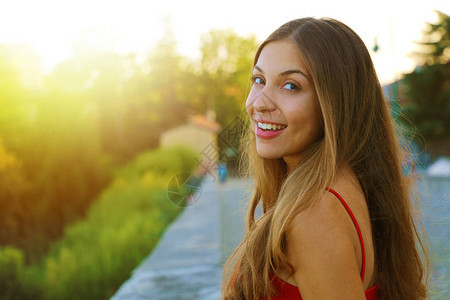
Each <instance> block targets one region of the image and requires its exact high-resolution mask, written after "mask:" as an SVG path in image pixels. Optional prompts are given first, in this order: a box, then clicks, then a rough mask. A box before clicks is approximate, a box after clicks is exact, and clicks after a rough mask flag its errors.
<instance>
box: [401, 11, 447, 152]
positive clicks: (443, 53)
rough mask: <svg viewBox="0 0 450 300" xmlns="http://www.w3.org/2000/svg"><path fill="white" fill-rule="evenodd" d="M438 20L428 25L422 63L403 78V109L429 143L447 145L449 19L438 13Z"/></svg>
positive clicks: (420, 54)
mask: <svg viewBox="0 0 450 300" xmlns="http://www.w3.org/2000/svg"><path fill="white" fill-rule="evenodd" d="M437 14H438V16H439V21H438V23H436V24H427V25H428V26H427V30H426V31H425V35H424V38H423V41H422V42H420V43H419V44H420V45H422V47H423V48H422V51H421V52H418V53H416V57H417V58H418V60H419V61H420V63H421V66H419V67H417V68H416V69H415V70H414V71H413V72H411V73H409V74H406V75H405V76H404V80H403V82H404V84H405V87H406V91H405V94H406V98H407V101H406V102H405V110H406V112H407V113H408V115H409V116H410V117H411V119H412V122H413V123H414V125H415V126H416V128H417V131H418V133H419V134H420V135H421V136H423V137H424V138H425V140H426V142H425V143H426V144H430V143H435V142H439V143H448V142H449V139H450V17H449V16H448V15H446V14H444V13H442V12H437Z"/></svg>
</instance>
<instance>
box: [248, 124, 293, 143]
mask: <svg viewBox="0 0 450 300" xmlns="http://www.w3.org/2000/svg"><path fill="white" fill-rule="evenodd" d="M255 127H256V129H255V132H256V136H257V137H259V138H260V139H263V140H270V139H273V138H275V137H277V136H279V135H280V134H281V133H282V132H283V130H285V129H286V128H287V127H286V128H283V129H279V130H263V129H261V128H259V127H258V124H256V125H255Z"/></svg>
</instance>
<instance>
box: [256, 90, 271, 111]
mask: <svg viewBox="0 0 450 300" xmlns="http://www.w3.org/2000/svg"><path fill="white" fill-rule="evenodd" d="M253 108H254V109H255V110H256V111H258V112H263V111H273V110H275V109H276V106H275V103H274V101H273V100H272V98H271V97H270V96H269V95H268V94H267V93H266V92H264V90H263V91H261V93H259V94H258V95H256V99H255V101H254V102H253Z"/></svg>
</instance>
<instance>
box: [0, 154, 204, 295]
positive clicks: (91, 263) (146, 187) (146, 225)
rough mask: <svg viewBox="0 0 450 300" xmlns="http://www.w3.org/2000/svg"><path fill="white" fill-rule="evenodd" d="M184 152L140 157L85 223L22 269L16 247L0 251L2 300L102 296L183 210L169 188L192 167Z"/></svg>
mask: <svg viewBox="0 0 450 300" xmlns="http://www.w3.org/2000/svg"><path fill="white" fill-rule="evenodd" d="M194 158H195V153H194V152H192V151H191V150H189V149H186V148H180V147H177V148H168V149H158V150H155V151H151V152H146V153H144V154H142V155H140V156H139V157H137V158H136V159H135V160H134V161H133V162H131V163H130V164H128V165H126V166H124V167H122V168H121V169H119V170H117V172H116V173H115V179H114V181H113V182H112V184H111V185H110V186H109V187H108V188H107V189H105V190H104V191H103V192H102V193H101V195H100V196H99V197H98V199H97V200H96V201H95V202H94V204H93V205H92V207H91V208H90V211H89V213H88V215H87V216H86V218H85V219H84V220H83V221H80V222H77V223H74V224H72V225H69V226H68V227H67V228H66V231H65V234H64V237H63V238H62V239H61V240H60V241H58V242H57V243H55V244H54V245H52V247H51V250H50V251H49V253H48V255H47V256H46V257H45V258H44V259H43V260H42V261H41V262H40V263H39V264H36V265H32V266H24V264H23V254H22V253H21V251H20V250H18V249H15V248H3V249H0V284H1V285H0V296H1V297H3V298H8V299H14V298H18V299H39V298H40V299H106V298H109V297H110V296H112V295H113V294H114V292H115V291H116V290H117V288H118V287H119V286H120V285H121V283H122V282H124V281H125V280H126V279H127V278H128V277H129V276H130V274H131V271H132V270H133V269H134V268H135V267H136V266H137V265H138V264H139V262H140V261H142V259H143V258H144V257H145V256H146V255H148V254H149V252H150V251H151V250H152V248H153V247H154V246H155V244H156V243H157V241H158V239H159V238H160V237H161V235H162V233H163V232H164V229H165V228H166V227H167V225H168V224H169V223H170V222H171V221H172V220H173V219H174V218H175V217H176V216H177V214H178V213H179V212H180V211H181V208H180V207H179V206H176V205H174V204H173V203H172V202H171V201H170V200H169V198H168V196H167V190H166V189H167V184H168V182H169V181H170V179H171V178H172V177H173V176H174V175H175V174H177V173H180V172H191V171H193V169H194V167H195V164H196V162H195V159H194Z"/></svg>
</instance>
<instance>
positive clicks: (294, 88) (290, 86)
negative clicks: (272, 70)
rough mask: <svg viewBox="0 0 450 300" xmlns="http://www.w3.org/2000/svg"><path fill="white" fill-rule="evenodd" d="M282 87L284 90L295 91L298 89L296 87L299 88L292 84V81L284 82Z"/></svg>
mask: <svg viewBox="0 0 450 300" xmlns="http://www.w3.org/2000/svg"><path fill="white" fill-rule="evenodd" d="M283 88H284V89H285V90H288V91H295V90H298V89H299V88H298V86H297V85H296V84H293V83H286V84H285V85H284V86H283Z"/></svg>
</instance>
